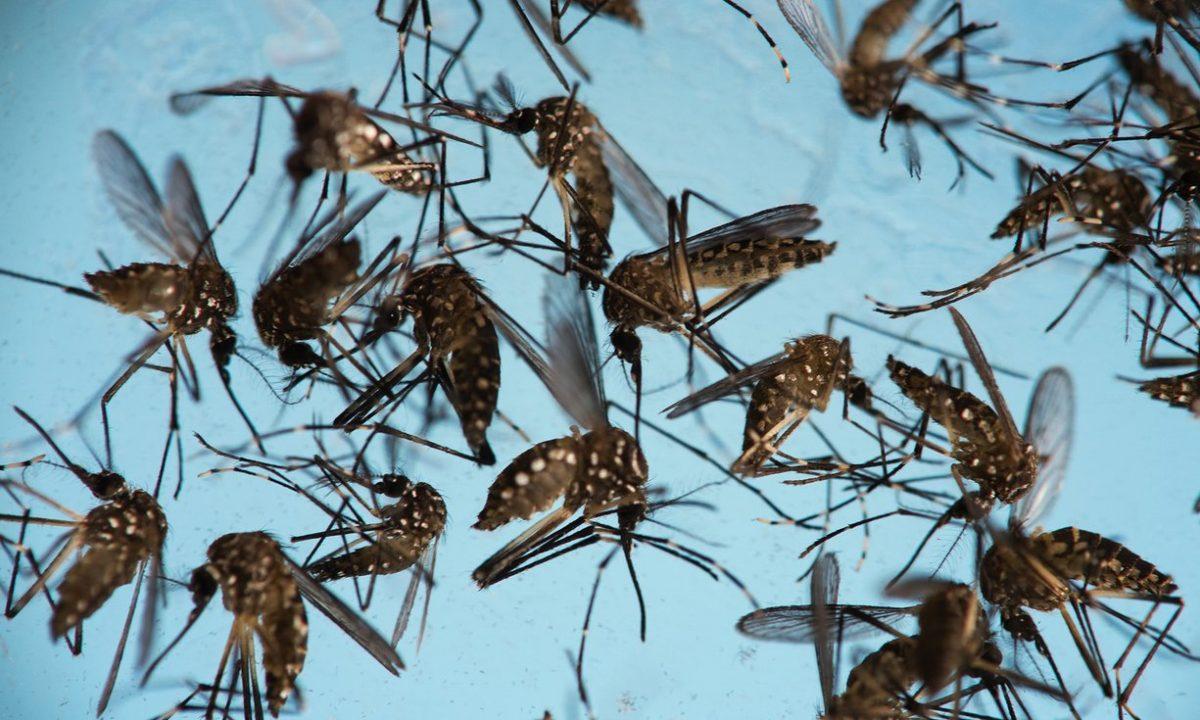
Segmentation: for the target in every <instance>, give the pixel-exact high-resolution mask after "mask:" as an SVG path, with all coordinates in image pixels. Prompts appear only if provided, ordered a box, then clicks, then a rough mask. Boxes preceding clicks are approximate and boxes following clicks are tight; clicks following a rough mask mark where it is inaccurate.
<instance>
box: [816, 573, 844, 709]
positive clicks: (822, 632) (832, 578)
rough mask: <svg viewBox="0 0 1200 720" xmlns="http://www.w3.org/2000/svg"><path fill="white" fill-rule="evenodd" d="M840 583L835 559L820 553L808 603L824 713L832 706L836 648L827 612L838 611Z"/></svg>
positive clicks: (840, 579) (835, 671) (835, 681)
mask: <svg viewBox="0 0 1200 720" xmlns="http://www.w3.org/2000/svg"><path fill="white" fill-rule="evenodd" d="M841 583H842V578H841V570H840V569H839V568H838V562H837V556H836V555H833V554H829V553H822V554H821V556H820V557H818V558H817V561H816V563H815V564H814V565H813V572H812V579H811V580H810V585H809V599H810V600H811V601H812V607H813V611H814V612H813V617H814V620H815V623H814V625H813V629H814V630H815V634H814V638H813V642H814V647H815V650H816V654H817V677H818V679H819V681H820V683H821V702H822V703H823V705H824V707H825V708H826V709H829V708H830V707H831V706H832V704H833V687H834V685H835V684H836V683H837V646H836V644H835V642H834V640H835V638H834V635H833V626H832V624H831V623H830V610H831V609H832V608H836V607H837V604H838V602H837V601H838V589H839V587H840V586H841Z"/></svg>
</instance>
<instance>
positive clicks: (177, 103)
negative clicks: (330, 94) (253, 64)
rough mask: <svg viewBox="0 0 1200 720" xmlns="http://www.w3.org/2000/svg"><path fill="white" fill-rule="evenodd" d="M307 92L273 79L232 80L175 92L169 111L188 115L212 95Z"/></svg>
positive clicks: (272, 95) (289, 95)
mask: <svg viewBox="0 0 1200 720" xmlns="http://www.w3.org/2000/svg"><path fill="white" fill-rule="evenodd" d="M308 95H309V93H306V92H304V91H303V90H299V89H297V88H294V87H289V86H287V85H281V84H279V83H277V82H275V81H274V80H265V79H263V80H259V79H247V80H234V81H233V82H231V83H228V84H226V85H216V86H213V87H207V88H201V89H200V90H191V91H188V92H183V93H175V94H174V95H172V96H171V101H170V102H171V111H172V112H175V113H178V114H180V115H189V114H191V113H193V112H195V111H196V110H199V109H200V108H201V107H202V106H203V105H204V104H205V103H207V102H208V101H209V100H210V99H211V98H214V97H281V98H287V97H308Z"/></svg>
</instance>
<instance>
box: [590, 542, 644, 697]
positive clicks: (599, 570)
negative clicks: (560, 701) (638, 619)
mask: <svg viewBox="0 0 1200 720" xmlns="http://www.w3.org/2000/svg"><path fill="white" fill-rule="evenodd" d="M617 550H618V548H613V549H612V550H611V551H610V552H609V553H608V554H607V555H605V556H604V559H602V560H601V561H600V564H599V565H598V566H597V567H596V579H595V580H594V581H593V582H592V592H591V594H590V595H589V596H588V604H587V611H586V612H585V613H584V615H583V628H582V629H581V630H580V632H579V654H578V655H576V656H575V685H576V687H577V688H578V689H579V700H580V702H582V703H583V707H584V708H585V709H586V710H587V714H588V717H589V718H594V717H595V716H596V715H595V713H594V712H592V703H591V700H590V699H589V698H588V693H587V688H586V686H585V685H584V682H583V657H584V653H586V652H587V638H588V631H589V629H590V628H591V624H592V610H594V609H595V607H596V594H597V593H598V592H599V590H600V580H601V579H602V578H603V577H604V570H605V568H607V567H608V564H609V563H610V562H612V559H613V557H615V556H616V554H617ZM642 639H643V640H645V628H644V626H643V631H642Z"/></svg>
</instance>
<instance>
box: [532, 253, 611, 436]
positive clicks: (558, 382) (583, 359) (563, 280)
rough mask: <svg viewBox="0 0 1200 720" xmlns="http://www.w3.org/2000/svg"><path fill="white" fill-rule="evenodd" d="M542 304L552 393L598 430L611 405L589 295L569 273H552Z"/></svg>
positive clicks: (571, 412)
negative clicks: (601, 374)
mask: <svg viewBox="0 0 1200 720" xmlns="http://www.w3.org/2000/svg"><path fill="white" fill-rule="evenodd" d="M543 305H544V308H545V313H546V327H547V338H546V350H547V352H548V353H549V359H550V374H549V377H548V379H549V381H550V382H549V387H550V392H551V394H553V395H554V399H555V400H557V401H558V404H559V405H561V406H562V408H563V410H566V411H567V414H568V415H570V416H571V417H572V418H574V419H575V421H576V422H578V423H579V424H580V425H582V426H584V427H585V428H587V429H589V430H596V429H598V428H601V427H604V426H606V425H607V424H608V413H607V408H608V406H607V403H606V402H605V399H604V386H603V384H602V383H601V380H600V352H599V350H598V349H597V347H596V331H595V328H594V326H593V324H592V309H591V307H590V306H589V305H588V302H587V296H586V295H585V294H584V292H583V291H582V290H580V288H579V284H578V283H577V282H575V281H573V280H572V279H571V278H570V277H569V276H566V275H552V276H551V277H550V278H549V279H548V280H547V282H546V294H545V296H544V298H543Z"/></svg>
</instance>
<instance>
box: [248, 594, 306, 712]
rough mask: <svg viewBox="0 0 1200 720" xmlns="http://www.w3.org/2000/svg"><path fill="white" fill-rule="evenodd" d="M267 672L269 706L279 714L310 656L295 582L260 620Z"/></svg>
mask: <svg viewBox="0 0 1200 720" xmlns="http://www.w3.org/2000/svg"><path fill="white" fill-rule="evenodd" d="M259 639H260V640H261V641H262V647H263V670H264V672H265V675H266V685H267V687H266V692H267V707H268V708H269V709H270V711H271V714H272V715H275V716H278V715H279V711H280V710H281V709H282V708H283V705H284V703H286V702H287V699H288V696H289V695H291V694H292V690H293V689H295V687H296V678H297V676H299V675H300V671H301V670H303V669H304V660H305V657H306V656H307V655H308V616H307V613H306V612H305V610H304V603H303V602H302V601H301V599H300V591H299V590H298V589H296V586H295V585H294V584H293V585H291V586H290V591H288V592H285V593H283V595H282V597H280V598H279V599H278V604H276V605H275V606H273V607H270V608H268V609H266V610H264V611H263V613H262V620H261V621H260V622H259Z"/></svg>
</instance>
